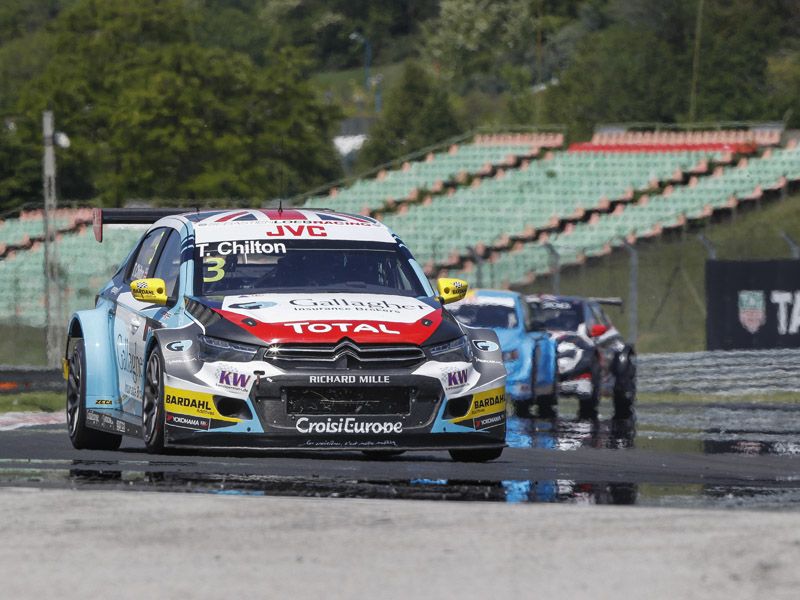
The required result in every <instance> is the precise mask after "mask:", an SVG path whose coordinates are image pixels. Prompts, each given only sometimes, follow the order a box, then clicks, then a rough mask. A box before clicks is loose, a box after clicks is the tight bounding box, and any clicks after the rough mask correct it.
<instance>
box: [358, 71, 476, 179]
mask: <svg viewBox="0 0 800 600" xmlns="http://www.w3.org/2000/svg"><path fill="white" fill-rule="evenodd" d="M460 130H461V128H460V126H459V123H458V119H457V118H456V115H455V113H454V111H453V108H452V104H451V102H450V98H449V96H448V94H447V91H446V89H445V88H444V86H443V85H442V84H441V82H439V81H436V80H434V79H433V77H431V75H430V74H429V73H428V72H427V71H425V70H424V69H423V68H422V67H421V66H420V65H419V64H417V63H415V62H409V63H407V64H406V66H405V69H404V70H403V74H402V77H401V78H400V81H399V82H398V83H397V85H396V87H394V88H393V89H391V90H390V91H389V93H388V94H387V98H386V104H385V107H384V111H383V113H382V114H381V117H380V118H379V119H378V121H377V122H376V123H375V124H374V125H373V126H372V129H371V131H370V135H369V139H368V140H367V142H366V144H364V147H363V148H362V149H361V152H360V153H359V157H358V165H359V167H361V168H364V169H366V168H368V167H371V166H375V165H379V164H382V163H385V162H388V161H390V160H393V159H395V158H399V157H401V156H403V155H405V154H409V153H411V152H414V151H415V150H419V149H420V148H424V147H425V146H429V145H431V144H434V143H436V142H441V141H442V140H445V139H447V138H449V137H452V136H454V135H456V134H458V133H459V132H460Z"/></svg>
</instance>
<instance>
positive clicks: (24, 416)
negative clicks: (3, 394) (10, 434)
mask: <svg viewBox="0 0 800 600" xmlns="http://www.w3.org/2000/svg"><path fill="white" fill-rule="evenodd" d="M65 422H66V417H65V415H64V413H63V412H61V411H59V412H54V413H46V412H12V413H5V414H0V431H11V430H12V429H20V428H22V427H33V426H35V425H60V424H62V423H65Z"/></svg>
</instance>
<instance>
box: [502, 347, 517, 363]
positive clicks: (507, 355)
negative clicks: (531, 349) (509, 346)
mask: <svg viewBox="0 0 800 600" xmlns="http://www.w3.org/2000/svg"><path fill="white" fill-rule="evenodd" d="M518 358H519V350H517V349H516V348H515V349H514V350H506V351H504V352H503V362H513V361H515V360H517V359H518Z"/></svg>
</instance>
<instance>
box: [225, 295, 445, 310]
mask: <svg viewBox="0 0 800 600" xmlns="http://www.w3.org/2000/svg"><path fill="white" fill-rule="evenodd" d="M289 305H290V306H291V307H292V309H293V310H296V311H330V310H334V311H335V310H339V311H343V310H347V311H358V312H388V313H399V312H401V311H407V310H412V311H414V310H423V311H430V307H429V306H428V305H427V304H424V303H422V302H415V303H411V302H410V301H409V302H403V303H401V302H391V301H389V300H353V299H348V298H345V297H336V296H335V297H333V298H319V299H315V298H295V299H293V300H290V301H289ZM231 308H234V306H233V305H231Z"/></svg>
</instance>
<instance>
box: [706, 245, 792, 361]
mask: <svg viewBox="0 0 800 600" xmlns="http://www.w3.org/2000/svg"><path fill="white" fill-rule="evenodd" d="M706 308H707V317H706V346H707V348H708V349H709V350H733V349H756V348H798V347H800V260H757V261H738V260H708V261H706Z"/></svg>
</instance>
